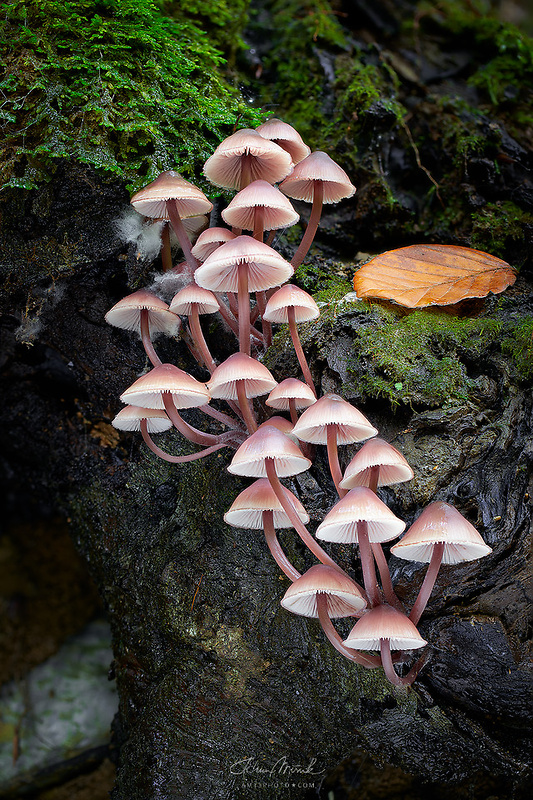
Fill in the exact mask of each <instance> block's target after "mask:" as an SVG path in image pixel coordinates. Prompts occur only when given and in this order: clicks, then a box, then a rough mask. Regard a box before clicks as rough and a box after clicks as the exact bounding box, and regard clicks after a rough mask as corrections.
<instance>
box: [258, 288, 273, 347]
mask: <svg viewBox="0 0 533 800" xmlns="http://www.w3.org/2000/svg"><path fill="white" fill-rule="evenodd" d="M255 299H256V300H257V308H258V309H259V313H260V315H261V325H262V328H263V336H264V337H265V347H270V345H271V344H272V325H271V323H270V322H269V321H268V320H266V319H265V318H264V315H265V308H266V304H267V299H266V292H256V293H255Z"/></svg>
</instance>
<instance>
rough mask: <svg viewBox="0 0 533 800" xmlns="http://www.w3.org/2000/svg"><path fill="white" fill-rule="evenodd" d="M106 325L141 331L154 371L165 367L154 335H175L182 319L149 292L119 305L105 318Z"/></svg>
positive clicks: (141, 291)
mask: <svg viewBox="0 0 533 800" xmlns="http://www.w3.org/2000/svg"><path fill="white" fill-rule="evenodd" d="M105 321H106V322H108V323H109V324H110V325H114V326H115V327H117V328H123V329H124V330H127V331H137V333H139V334H140V336H141V339H142V343H143V346H144V350H145V352H146V355H147V356H148V358H149V359H150V361H151V362H152V364H153V366H154V367H157V366H159V365H160V364H161V359H160V358H159V356H158V355H157V353H156V352H155V350H154V346H153V344H152V334H153V333H154V332H158V333H167V334H172V333H174V332H175V331H176V330H177V329H178V328H179V325H180V319H179V317H177V316H176V315H175V314H173V313H172V312H171V311H170V310H169V307H168V306H167V304H166V303H165V302H163V300H160V299H159V297H157V296H156V295H155V294H152V292H149V291H148V290H147V289H139V290H138V291H136V292H133V294H130V295H128V296H127V297H123V298H122V300H119V301H118V303H115V305H114V306H113V308H111V309H109V311H108V312H107V314H106V315H105Z"/></svg>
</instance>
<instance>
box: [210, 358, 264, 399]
mask: <svg viewBox="0 0 533 800" xmlns="http://www.w3.org/2000/svg"><path fill="white" fill-rule="evenodd" d="M239 381H242V382H243V383H244V393H245V395H246V397H259V396H260V395H262V394H267V393H268V392H270V391H271V390H272V389H273V388H274V386H276V381H275V379H274V377H273V376H272V375H271V373H270V372H269V370H268V369H267V368H266V367H265V365H264V364H261V362H260V361H257V360H256V359H255V358H251V357H250V356H248V355H246V353H233V355H231V356H230V357H229V358H227V359H226V360H225V361H223V362H222V364H219V366H218V367H217V368H216V369H215V371H214V372H213V374H212V375H211V379H210V381H209V383H208V385H207V386H208V389H209V393H210V395H211V397H215V398H220V399H221V400H237V399H238V394H237V383H238V382H239Z"/></svg>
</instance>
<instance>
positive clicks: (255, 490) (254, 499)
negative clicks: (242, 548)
mask: <svg viewBox="0 0 533 800" xmlns="http://www.w3.org/2000/svg"><path fill="white" fill-rule="evenodd" d="M285 491H286V492H287V494H288V495H289V497H290V499H291V502H292V504H293V506H294V508H295V509H296V513H297V514H298V516H299V517H300V519H301V521H302V522H303V524H304V525H306V524H307V523H308V522H309V514H308V513H307V511H306V510H305V508H304V507H303V505H302V504H301V503H300V501H299V500H298V498H297V497H296V495H294V494H293V493H292V492H290V491H289V490H288V489H286V490H285ZM265 511H272V516H273V520H274V528H292V527H293V525H292V522H291V521H290V519H289V518H288V516H287V514H286V513H285V511H284V510H283V508H282V507H281V503H280V502H279V500H278V498H277V497H276V495H275V494H274V490H273V488H272V486H271V485H270V483H269V481H268V480H267V479H266V478H259V480H257V481H254V483H252V485H251V486H248V487H247V488H246V489H244V491H242V492H241V493H240V495H239V496H238V497H236V498H235V500H234V501H233V504H232V506H231V508H230V509H229V511H226V513H225V514H224V521H225V522H227V523H228V525H233V527H234V528H248V529H251V530H263V528H264V527H265V526H264V522H263V514H264V512H265Z"/></svg>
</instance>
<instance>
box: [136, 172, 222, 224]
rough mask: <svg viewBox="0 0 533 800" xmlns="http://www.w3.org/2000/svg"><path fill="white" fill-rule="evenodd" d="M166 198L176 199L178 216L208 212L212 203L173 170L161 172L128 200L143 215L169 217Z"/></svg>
mask: <svg viewBox="0 0 533 800" xmlns="http://www.w3.org/2000/svg"><path fill="white" fill-rule="evenodd" d="M168 200H175V201H176V208H177V210H178V214H179V215H180V217H196V216H198V215H200V214H208V213H209V212H210V211H211V209H212V208H213V204H212V203H211V202H210V201H209V200H208V199H207V197H206V196H205V194H204V193H203V192H202V190H201V189H198V187H197V186H195V185H194V184H193V183H191V182H190V181H187V180H185V178H183V177H182V176H181V175H180V174H179V172H175V171H174V170H168V172H162V173H161V175H159V177H157V178H156V179H155V181H152V183H149V184H148V185H147V186H145V187H144V188H142V189H139V191H138V192H135V194H134V195H133V197H132V198H131V201H130V202H131V204H132V206H133V207H134V208H135V210H136V211H138V212H139V214H143V215H144V216H145V217H152V219H169V216H168V211H167V201H168Z"/></svg>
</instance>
